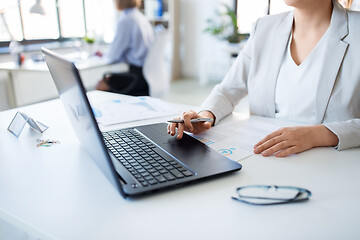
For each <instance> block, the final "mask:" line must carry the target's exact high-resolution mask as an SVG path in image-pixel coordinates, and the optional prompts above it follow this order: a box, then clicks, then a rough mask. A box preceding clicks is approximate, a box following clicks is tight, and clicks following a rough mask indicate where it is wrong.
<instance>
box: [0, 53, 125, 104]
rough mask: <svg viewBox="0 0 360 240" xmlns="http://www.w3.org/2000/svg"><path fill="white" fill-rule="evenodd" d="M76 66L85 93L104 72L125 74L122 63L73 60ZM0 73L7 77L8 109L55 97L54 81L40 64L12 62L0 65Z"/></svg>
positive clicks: (92, 87) (96, 59) (46, 69)
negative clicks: (82, 80)
mask: <svg viewBox="0 0 360 240" xmlns="http://www.w3.org/2000/svg"><path fill="white" fill-rule="evenodd" d="M77 62H78V63H77V67H78V68H79V70H80V74H81V76H82V78H83V79H86V81H84V85H85V87H86V88H87V89H88V90H93V89H94V87H95V85H96V83H97V82H98V81H100V79H101V78H102V76H103V74H104V73H105V72H106V71H112V72H123V71H127V69H128V65H127V64H124V63H117V64H108V63H107V62H106V61H105V60H104V59H101V58H98V57H91V58H88V59H84V60H79V61H77ZM0 71H5V72H7V74H8V77H7V83H6V85H7V93H8V102H9V105H10V107H19V106H24V105H28V104H31V103H36V102H40V101H44V100H49V99H53V98H56V97H57V96H58V94H57V91H56V88H55V85H54V82H53V81H52V78H51V76H50V73H49V70H48V68H47V66H46V64H45V62H44V61H42V62H33V61H32V60H27V61H25V62H24V64H23V65H22V66H17V65H16V64H15V63H14V62H6V63H0Z"/></svg>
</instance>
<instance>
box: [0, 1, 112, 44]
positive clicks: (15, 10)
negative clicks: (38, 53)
mask: <svg viewBox="0 0 360 240" xmlns="http://www.w3.org/2000/svg"><path fill="white" fill-rule="evenodd" d="M36 4H37V5H39V4H40V6H41V9H43V12H44V14H34V13H31V12H34V11H33V9H34V8H33V7H34V6H35V5H36ZM37 10H38V9H37ZM0 13H1V18H0V46H8V45H9V41H10V40H11V38H13V39H15V40H17V41H22V42H23V43H24V44H28V43H34V42H37V41H44V40H46V41H54V40H63V39H71V38H81V37H84V36H85V35H86V34H90V35H92V36H93V37H96V36H103V40H105V41H107V42H110V41H111V40H112V38H113V36H114V29H113V26H114V24H113V23H114V22H115V17H116V16H115V13H116V11H115V6H114V2H113V0H1V3H0ZM6 25H7V26H8V29H9V31H8V30H7V28H6ZM9 32H10V34H9Z"/></svg>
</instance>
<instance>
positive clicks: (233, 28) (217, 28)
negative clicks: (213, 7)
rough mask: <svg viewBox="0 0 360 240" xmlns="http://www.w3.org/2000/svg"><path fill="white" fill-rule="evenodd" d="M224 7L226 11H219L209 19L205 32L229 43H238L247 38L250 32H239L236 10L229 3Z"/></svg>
mask: <svg viewBox="0 0 360 240" xmlns="http://www.w3.org/2000/svg"><path fill="white" fill-rule="evenodd" d="M224 7H225V11H217V12H216V16H215V17H214V18H210V19H208V20H207V24H208V27H207V28H206V29H205V32H207V33H210V34H211V35H214V36H216V37H218V38H220V39H223V40H226V41H228V42H229V43H236V44H237V43H240V42H241V41H242V40H244V39H247V38H248V37H249V34H241V33H239V28H238V25H237V19H236V13H235V11H234V10H233V9H232V8H231V7H229V6H228V5H224Z"/></svg>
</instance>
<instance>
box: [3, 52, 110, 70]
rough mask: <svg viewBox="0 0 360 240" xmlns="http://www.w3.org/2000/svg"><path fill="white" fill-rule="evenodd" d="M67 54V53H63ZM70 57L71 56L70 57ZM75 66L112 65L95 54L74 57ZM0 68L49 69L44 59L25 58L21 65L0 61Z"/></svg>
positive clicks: (84, 67)
mask: <svg viewBox="0 0 360 240" xmlns="http://www.w3.org/2000/svg"><path fill="white" fill-rule="evenodd" d="M65 56H67V55H65ZM70 59H72V58H70ZM74 61H75V62H76V66H77V67H78V69H80V70H82V69H91V68H97V67H103V66H107V65H114V64H109V62H108V60H107V59H105V58H100V57H97V56H94V57H90V58H86V59H76V58H74ZM0 70H5V71H40V72H48V71H49V69H48V67H47V66H46V63H45V61H39V62H34V61H33V60H31V59H30V60H26V61H25V62H24V63H23V65H21V66H18V65H17V64H15V62H4V63H0Z"/></svg>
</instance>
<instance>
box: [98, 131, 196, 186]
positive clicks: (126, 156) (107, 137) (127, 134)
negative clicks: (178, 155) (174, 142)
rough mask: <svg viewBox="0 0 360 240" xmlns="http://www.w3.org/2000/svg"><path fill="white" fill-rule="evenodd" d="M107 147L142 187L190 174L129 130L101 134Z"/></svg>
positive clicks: (185, 168)
mask: <svg viewBox="0 0 360 240" xmlns="http://www.w3.org/2000/svg"><path fill="white" fill-rule="evenodd" d="M103 138H104V141H105V144H106V146H107V148H108V149H109V150H110V151H111V152H112V153H113V155H114V156H115V157H116V158H117V159H118V160H119V161H120V163H121V164H122V165H124V167H125V168H126V169H127V170H128V171H129V172H130V173H131V174H132V175H133V176H134V177H135V178H136V179H137V180H138V181H139V182H140V184H141V185H142V186H144V187H147V186H150V185H155V184H159V183H164V182H169V181H174V180H176V179H181V178H186V177H191V176H193V175H194V173H193V172H192V171H190V170H189V169H188V168H187V167H185V166H184V165H182V164H181V163H179V162H178V161H176V160H174V159H170V158H169V159H165V158H163V157H162V156H161V155H160V154H158V153H157V152H156V150H157V149H158V148H157V147H156V146H155V145H154V144H153V143H152V142H150V141H149V140H147V139H146V138H145V137H143V136H142V135H141V134H140V133H138V132H137V131H135V130H133V129H125V130H116V131H111V132H104V133H103Z"/></svg>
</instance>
